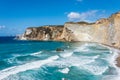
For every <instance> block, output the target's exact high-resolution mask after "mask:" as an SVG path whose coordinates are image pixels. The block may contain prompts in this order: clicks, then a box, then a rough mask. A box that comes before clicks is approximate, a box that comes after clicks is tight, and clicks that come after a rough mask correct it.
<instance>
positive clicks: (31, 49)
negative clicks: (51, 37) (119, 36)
mask: <svg viewBox="0 0 120 80" xmlns="http://www.w3.org/2000/svg"><path fill="white" fill-rule="evenodd" d="M57 48H61V49H63V50H64V51H56V49H57ZM114 55H115V52H114V51H113V50H111V49H109V48H107V47H104V46H101V45H100V44H97V43H86V42H53V41H20V40H14V37H0V80H119V73H118V68H117V67H116V66H115V64H114Z"/></svg>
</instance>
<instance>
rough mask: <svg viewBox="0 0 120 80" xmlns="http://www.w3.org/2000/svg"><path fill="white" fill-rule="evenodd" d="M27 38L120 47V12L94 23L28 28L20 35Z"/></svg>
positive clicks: (70, 23)
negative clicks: (95, 43)
mask: <svg viewBox="0 0 120 80" xmlns="http://www.w3.org/2000/svg"><path fill="white" fill-rule="evenodd" d="M21 38H23V39H27V40H56V41H60V40H62V41H87V42H98V43H102V44H106V45H110V46H114V47H117V48H120V12H118V13H116V14H113V15H112V16H111V17H109V18H107V19H100V20H98V21H96V22H95V23H86V22H79V23H73V22H68V23H65V25H64V27H63V26H59V27H58V26H54V27H51V26H44V27H38V28H28V29H27V30H26V32H25V33H24V34H23V36H22V37H21Z"/></svg>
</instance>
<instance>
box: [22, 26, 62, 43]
mask: <svg viewBox="0 0 120 80" xmlns="http://www.w3.org/2000/svg"><path fill="white" fill-rule="evenodd" d="M62 31H63V26H62V25H57V26H53V25H50V26H41V27H29V28H27V29H26V31H25V33H24V34H23V35H22V36H20V39H21V40H44V41H46V40H54V41H55V40H59V39H60V36H61V34H62Z"/></svg>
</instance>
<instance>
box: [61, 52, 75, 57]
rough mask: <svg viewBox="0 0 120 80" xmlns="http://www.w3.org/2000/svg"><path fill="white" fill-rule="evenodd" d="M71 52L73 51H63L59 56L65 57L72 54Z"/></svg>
mask: <svg viewBox="0 0 120 80" xmlns="http://www.w3.org/2000/svg"><path fill="white" fill-rule="evenodd" d="M72 54H73V52H64V53H61V54H60V56H61V57H63V58H66V57H70V56H72Z"/></svg>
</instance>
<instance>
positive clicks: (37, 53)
mask: <svg viewBox="0 0 120 80" xmlns="http://www.w3.org/2000/svg"><path fill="white" fill-rule="evenodd" d="M41 53H42V51H38V52H35V53H32V54H30V55H33V56H35V55H39V54H41Z"/></svg>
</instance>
